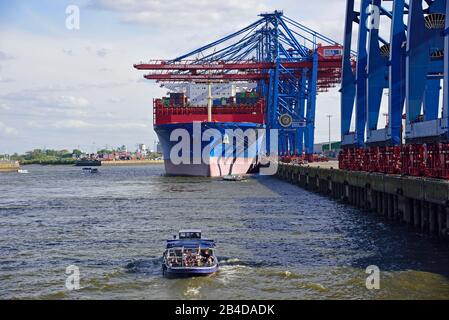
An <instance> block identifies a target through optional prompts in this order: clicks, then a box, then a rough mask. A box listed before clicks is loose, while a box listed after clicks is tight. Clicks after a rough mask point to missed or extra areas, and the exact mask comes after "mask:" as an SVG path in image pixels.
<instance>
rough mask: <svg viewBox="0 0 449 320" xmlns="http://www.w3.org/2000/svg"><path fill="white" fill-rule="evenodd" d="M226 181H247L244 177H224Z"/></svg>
mask: <svg viewBox="0 0 449 320" xmlns="http://www.w3.org/2000/svg"><path fill="white" fill-rule="evenodd" d="M223 180H224V181H243V180H246V178H245V177H244V176H239V175H227V176H224V177H223Z"/></svg>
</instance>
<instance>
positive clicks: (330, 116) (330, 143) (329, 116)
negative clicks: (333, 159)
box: [326, 114, 333, 155]
mask: <svg viewBox="0 0 449 320" xmlns="http://www.w3.org/2000/svg"><path fill="white" fill-rule="evenodd" d="M326 117H328V118H329V155H330V153H331V149H332V142H331V118H332V117H333V115H331V114H328V115H327V116H326Z"/></svg>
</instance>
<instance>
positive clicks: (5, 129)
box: [0, 122, 19, 136]
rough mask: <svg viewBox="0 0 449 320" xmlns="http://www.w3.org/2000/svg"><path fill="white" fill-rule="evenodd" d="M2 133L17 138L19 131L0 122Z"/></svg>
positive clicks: (0, 131)
mask: <svg viewBox="0 0 449 320" xmlns="http://www.w3.org/2000/svg"><path fill="white" fill-rule="evenodd" d="M0 133H1V134H4V135H7V136H15V135H17V134H19V131H18V130H17V129H16V128H13V127H9V126H7V125H6V124H4V123H3V122H0Z"/></svg>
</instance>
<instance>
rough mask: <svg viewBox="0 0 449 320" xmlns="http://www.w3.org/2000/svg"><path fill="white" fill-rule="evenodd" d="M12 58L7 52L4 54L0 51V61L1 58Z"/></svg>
mask: <svg viewBox="0 0 449 320" xmlns="http://www.w3.org/2000/svg"><path fill="white" fill-rule="evenodd" d="M12 59H14V57H13V56H10V55H8V54H6V53H5V52H4V51H0V61H2V60H12Z"/></svg>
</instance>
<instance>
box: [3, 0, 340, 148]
mask: <svg viewBox="0 0 449 320" xmlns="http://www.w3.org/2000/svg"><path fill="white" fill-rule="evenodd" d="M345 2H346V1H345V0H317V1H309V0H296V1H294V0H280V1H268V0H244V1H241V0H227V1H222V0H221V1H215V0H170V1H166V0H115V1H114V0H79V1H76V0H70V1H65V0H59V1H55V0H40V1H34V0H16V1H5V0H0V154H4V153H9V154H12V153H14V152H18V153H23V152H26V151H28V150H32V149H35V148H46V149H69V150H72V149H74V148H81V149H82V150H83V151H87V152H93V151H96V150H97V149H99V148H104V147H117V146H121V145H123V144H124V145H126V146H128V148H129V149H135V147H136V145H137V144H139V143H145V144H146V145H148V146H149V147H150V148H152V147H154V143H155V141H156V140H157V138H156V134H155V132H154V130H153V127H152V123H153V120H152V101H153V98H157V97H160V96H163V95H164V94H165V93H166V90H164V89H163V88H160V86H159V84H157V83H155V82H151V81H148V80H144V79H143V73H142V72H141V71H137V70H135V69H134V68H133V64H134V63H137V62H139V61H147V60H149V59H151V58H159V59H161V58H163V59H171V58H174V57H176V56H179V55H181V54H183V53H186V52H189V51H190V50H192V49H195V48H197V47H200V46H202V45H204V44H206V43H208V42H211V41H213V40H216V39H218V38H219V37H220V36H224V35H226V34H228V33H231V32H233V31H236V30H238V29H240V28H242V27H244V26H246V25H248V24H250V23H251V22H254V21H256V20H257V19H258V17H257V15H258V14H259V13H262V12H270V11H274V10H275V9H277V10H283V11H284V14H285V15H287V16H288V17H290V18H292V19H294V20H296V21H299V22H301V23H303V24H305V25H307V26H308V27H310V28H312V29H314V30H316V31H319V32H320V33H322V34H325V35H327V36H328V37H330V38H332V39H335V40H336V41H338V42H341V41H342V38H343V25H344V15H345ZM70 5H75V6H77V7H78V8H79V10H80V11H79V12H80V20H79V22H80V24H79V29H73V28H67V26H66V20H67V18H68V14H67V13H66V9H67V7H68V6H70ZM339 110H340V103H339V93H338V90H337V89H335V90H332V91H330V92H328V93H324V94H320V95H319V97H318V102H317V115H316V131H315V134H316V142H325V141H328V134H329V132H328V118H327V117H326V115H328V114H331V115H333V118H332V126H331V127H332V130H331V135H332V140H338V139H339V136H340V128H339V126H340V117H339Z"/></svg>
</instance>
